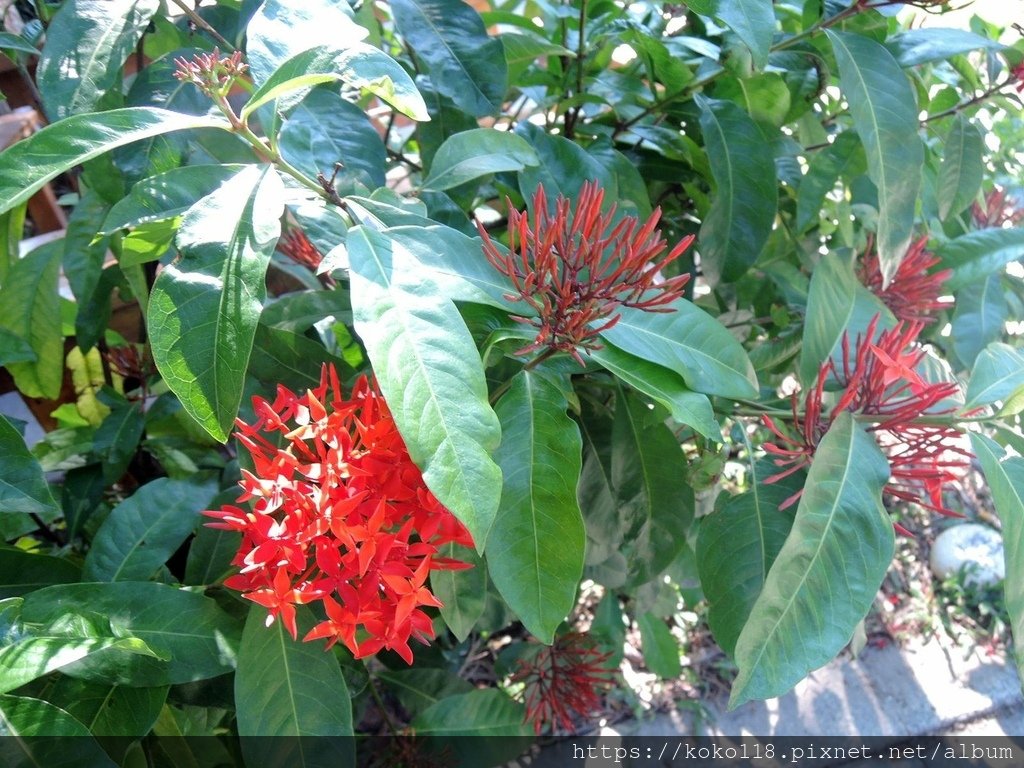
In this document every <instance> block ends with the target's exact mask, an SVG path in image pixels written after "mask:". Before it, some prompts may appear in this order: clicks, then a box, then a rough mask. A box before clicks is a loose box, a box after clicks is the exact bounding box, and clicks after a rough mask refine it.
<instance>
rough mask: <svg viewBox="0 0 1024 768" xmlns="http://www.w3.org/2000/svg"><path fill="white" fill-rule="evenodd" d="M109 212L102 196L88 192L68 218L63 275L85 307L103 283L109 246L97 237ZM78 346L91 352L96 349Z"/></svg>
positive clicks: (86, 191) (76, 298)
mask: <svg viewBox="0 0 1024 768" xmlns="http://www.w3.org/2000/svg"><path fill="white" fill-rule="evenodd" d="M109 208H110V205H109V203H107V201H106V200H104V199H103V198H102V197H100V195H98V194H97V193H96V192H93V191H92V190H85V191H84V194H82V196H81V197H80V198H79V201H78V205H76V206H75V209H74V211H72V212H71V216H70V217H69V218H68V226H67V232H66V233H65V235H64V254H63V257H64V258H63V264H64V274H65V276H66V277H67V279H68V286H69V287H70V288H71V293H72V294H73V295H74V297H75V300H76V301H77V302H78V303H79V304H85V303H86V302H88V301H89V299H91V298H92V295H93V292H94V291H95V290H96V286H97V285H98V284H99V282H100V273H101V272H102V271H103V261H104V259H105V258H106V255H107V245H108V242H107V240H106V238H102V237H98V236H97V230H99V228H100V225H101V223H102V222H103V219H104V218H105V216H106V214H107V210H108V209H109ZM79 346H81V347H82V348H83V349H89V348H90V347H92V346H93V345H92V344H89V345H85V344H80V345H79Z"/></svg>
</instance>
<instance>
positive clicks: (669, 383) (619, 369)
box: [589, 342, 722, 442]
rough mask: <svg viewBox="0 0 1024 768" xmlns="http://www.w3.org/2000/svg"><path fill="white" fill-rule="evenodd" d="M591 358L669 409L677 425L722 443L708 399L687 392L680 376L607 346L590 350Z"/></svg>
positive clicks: (609, 345)
mask: <svg viewBox="0 0 1024 768" xmlns="http://www.w3.org/2000/svg"><path fill="white" fill-rule="evenodd" d="M589 356H590V359H592V360H594V361H595V362H596V363H598V365H600V366H601V367H602V368H604V369H605V370H607V371H609V372H611V373H612V374H614V375H615V377H616V378H618V379H619V380H620V381H622V382H625V383H626V384H629V385H630V386H631V387H633V388H634V389H636V390H638V391H640V392H643V393H644V394H645V395H647V396H648V397H651V398H653V399H654V400H656V401H657V402H659V403H661V404H662V405H664V406H665V407H666V408H668V410H669V412H670V413H671V414H672V418H673V419H674V420H675V421H677V422H679V423H680V424H685V425H687V426H688V427H692V428H693V429H694V430H695V431H697V432H699V433H700V434H702V435H703V436H704V437H706V438H708V439H709V440H714V441H716V442H721V441H722V426H721V425H720V424H719V423H718V421H717V420H716V419H715V412H714V410H713V409H712V408H711V401H710V400H709V399H708V396H707V395H702V394H700V393H699V392H693V391H691V390H690V389H689V388H687V386H686V384H685V383H684V382H683V379H682V378H681V377H680V376H679V374H677V373H674V372H673V371H670V370H669V369H668V368H665V367H663V366H660V365H655V364H654V363H651V362H648V361H647V360H643V359H641V358H639V357H636V356H635V355H631V354H629V353H627V352H623V351H622V350H621V349H619V348H618V347H616V346H614V345H612V344H609V343H607V342H605V344H604V346H603V347H601V349H596V350H591V352H590V355H589Z"/></svg>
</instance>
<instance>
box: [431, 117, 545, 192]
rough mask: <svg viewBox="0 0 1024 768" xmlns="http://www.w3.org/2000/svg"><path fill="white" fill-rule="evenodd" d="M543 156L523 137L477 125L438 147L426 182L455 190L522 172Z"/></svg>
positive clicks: (439, 188)
mask: <svg viewBox="0 0 1024 768" xmlns="http://www.w3.org/2000/svg"><path fill="white" fill-rule="evenodd" d="M538 163H540V158H538V157H537V153H536V151H534V149H533V147H531V146H530V145H529V144H528V143H527V141H526V140H525V139H524V138H522V137H521V136H517V135H516V134H514V133H507V132H505V131H496V130H494V129H493V128H474V129H473V130H470V131H462V132H461V133H456V134H455V135H454V136H451V137H449V138H448V139H446V140H445V142H444V143H443V144H442V145H441V146H440V147H439V148H438V150H437V153H436V154H435V155H434V160H433V162H432V163H431V164H430V173H429V174H428V175H427V178H426V180H425V181H424V182H423V187H424V188H426V189H437V190H442V189H451V188H452V187H457V186H459V185H460V184H465V183H466V182H467V181H472V180H473V179H478V178H480V177H481V176H488V175H490V174H492V173H500V172H501V171H521V170H523V168H525V167H526V166H529V165H537V164H538Z"/></svg>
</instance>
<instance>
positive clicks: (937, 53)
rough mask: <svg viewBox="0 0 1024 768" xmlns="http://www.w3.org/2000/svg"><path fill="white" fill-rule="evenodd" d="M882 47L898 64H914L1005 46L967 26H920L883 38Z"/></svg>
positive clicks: (945, 59)
mask: <svg viewBox="0 0 1024 768" xmlns="http://www.w3.org/2000/svg"><path fill="white" fill-rule="evenodd" d="M885 47H886V48H888V49H889V52H890V53H891V54H892V55H893V56H894V57H896V61H897V62H899V65H900V66H901V67H916V66H917V65H918V64H927V63H928V62H930V61H947V60H949V59H951V58H953V57H954V56H958V55H960V54H961V53H969V52H970V51H977V50H988V51H998V50H1001V49H1002V48H1003V47H1004V46H1003V45H1002V44H1001V43H999V42H998V41H996V40H989V39H988V38H987V37H982V36H981V35H976V34H974V33H973V32H968V31H967V30H966V29H942V28H924V27H922V28H921V29H908V30H905V31H903V32H899V33H898V34H895V35H893V36H892V37H890V38H888V39H887V40H886V41H885Z"/></svg>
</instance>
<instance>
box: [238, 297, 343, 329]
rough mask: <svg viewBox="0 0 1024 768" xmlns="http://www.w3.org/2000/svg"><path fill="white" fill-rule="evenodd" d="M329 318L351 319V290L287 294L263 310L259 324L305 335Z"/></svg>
mask: <svg viewBox="0 0 1024 768" xmlns="http://www.w3.org/2000/svg"><path fill="white" fill-rule="evenodd" d="M327 317H334V318H335V319H342V318H347V319H348V320H351V317H352V310H351V308H350V304H349V296H348V291H346V290H343V289H341V288H333V289H331V290H329V291H296V292H294V293H286V294H285V295H284V296H279V297H277V298H276V299H274V300H273V301H272V302H270V303H269V304H267V305H266V306H265V307H263V312H262V313H261V314H260V324H261V325H266V326H268V327H270V328H280V329H281V330H282V331H290V332H292V333H302V332H303V331H306V330H308V329H309V328H312V327H313V326H314V325H315V324H316V323H319V322H320V321H321V320H323V319H324V318H327ZM257 333H259V331H257Z"/></svg>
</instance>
